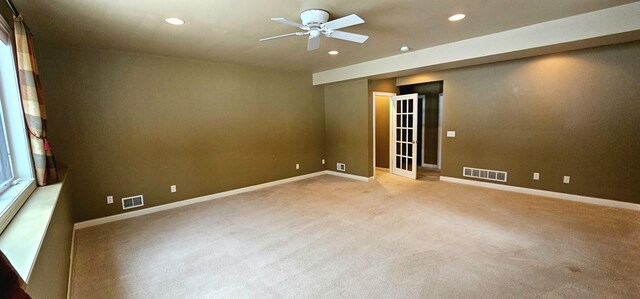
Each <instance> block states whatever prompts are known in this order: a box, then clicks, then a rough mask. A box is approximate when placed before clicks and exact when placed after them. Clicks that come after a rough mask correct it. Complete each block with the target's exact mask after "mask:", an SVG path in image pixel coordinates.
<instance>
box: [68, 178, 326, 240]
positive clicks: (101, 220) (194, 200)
mask: <svg viewBox="0 0 640 299" xmlns="http://www.w3.org/2000/svg"><path fill="white" fill-rule="evenodd" d="M323 174H328V173H327V172H326V171H318V172H314V173H309V174H305V175H300V176H295V177H291V178H286V179H282V180H277V181H273V182H268V183H264V184H258V185H253V186H248V187H244V188H239V189H234V190H229V191H224V192H219V193H214V194H210V195H205V196H200V197H196V198H191V199H185V200H181V201H177V202H172V203H168V204H164V205H159V206H155V207H149V208H145V209H142V210H137V211H131V212H126V213H122V214H117V215H113V216H107V217H102V218H97V219H91V220H87V221H82V222H77V223H75V224H74V225H73V229H74V230H76V229H83V228H87V227H91V226H96V225H100V224H105V223H109V222H114V221H119V220H124V219H129V218H134V217H138V216H142V215H147V214H152V213H156V212H160V211H166V210H170V209H175V208H178V207H183V206H188V205H192V204H196V203H201V202H205V201H210V200H213V199H217V198H221V197H225V196H230V195H236V194H241V193H245V192H251V191H255V190H260V189H264V188H268V187H272V186H276V185H282V184H286V183H291V182H295V181H299V180H304V179H308V178H312V177H316V176H320V175H323Z"/></svg>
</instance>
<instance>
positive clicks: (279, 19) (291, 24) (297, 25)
mask: <svg viewBox="0 0 640 299" xmlns="http://www.w3.org/2000/svg"><path fill="white" fill-rule="evenodd" d="M271 21H276V22H278V23H282V24H285V25H289V26H293V27H298V28H300V29H303V28H304V25H302V24H300V23H296V22H293V21H289V20H287V19H285V18H271Z"/></svg>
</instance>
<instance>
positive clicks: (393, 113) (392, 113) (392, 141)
mask: <svg viewBox="0 0 640 299" xmlns="http://www.w3.org/2000/svg"><path fill="white" fill-rule="evenodd" d="M407 100H411V101H412V102H413V104H412V105H411V108H410V109H412V110H411V111H412V112H411V114H412V116H413V117H412V118H409V119H413V121H412V122H411V124H410V125H407V127H409V129H411V131H412V134H411V136H406V137H407V138H409V140H404V141H403V142H409V141H410V143H409V144H411V153H412V155H408V156H410V160H411V166H410V167H408V168H409V169H410V170H407V169H402V168H396V166H395V162H396V145H397V143H398V141H397V140H396V139H397V138H396V132H395V131H396V129H397V125H398V124H397V123H396V120H397V114H398V112H397V111H398V109H397V108H396V105H394V104H395V102H396V101H407ZM389 105H390V106H389V124H390V126H389V130H390V133H391V134H390V136H389V137H390V138H389V172H390V173H392V174H396V175H400V176H404V177H408V178H412V179H414V180H415V179H417V174H418V169H417V168H418V163H417V157H418V150H419V149H418V146H417V141H418V126H417V125H418V94H417V93H412V94H403V95H399V96H395V97H392V98H391V101H390V103H389ZM400 113H407V112H406V111H401V112H400ZM404 116H406V115H404ZM403 122H404V121H403ZM391 124H395V125H391ZM407 127H405V128H404V129H401V130H408V129H407ZM407 152H409V151H408V150H407Z"/></svg>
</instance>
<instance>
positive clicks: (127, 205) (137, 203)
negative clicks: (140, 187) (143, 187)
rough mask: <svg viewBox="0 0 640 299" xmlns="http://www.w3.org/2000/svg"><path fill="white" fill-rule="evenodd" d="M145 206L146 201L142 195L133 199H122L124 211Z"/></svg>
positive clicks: (132, 197)
mask: <svg viewBox="0 0 640 299" xmlns="http://www.w3.org/2000/svg"><path fill="white" fill-rule="evenodd" d="M141 206H144V200H143V199H142V195H136V196H131V197H125V198H123V199H122V209H123V210H126V209H131V208H135V207H141Z"/></svg>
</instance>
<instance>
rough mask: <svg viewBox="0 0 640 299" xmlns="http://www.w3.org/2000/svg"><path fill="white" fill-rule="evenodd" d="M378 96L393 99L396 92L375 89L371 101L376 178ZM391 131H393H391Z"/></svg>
mask: <svg viewBox="0 0 640 299" xmlns="http://www.w3.org/2000/svg"><path fill="white" fill-rule="evenodd" d="M377 96H381V97H389V101H391V97H395V96H396V94H395V93H392V92H379V91H374V92H373V96H372V100H371V103H372V105H373V109H371V110H372V111H373V122H372V124H373V178H374V179H375V177H376V168H377V166H376V97H377ZM389 133H391V131H389ZM389 164H391V161H389Z"/></svg>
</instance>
